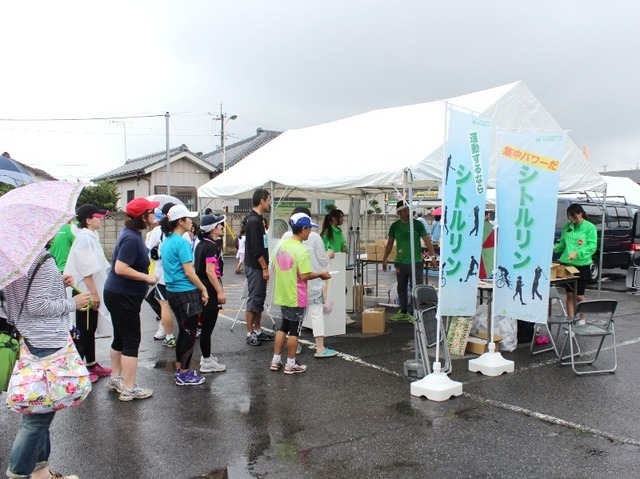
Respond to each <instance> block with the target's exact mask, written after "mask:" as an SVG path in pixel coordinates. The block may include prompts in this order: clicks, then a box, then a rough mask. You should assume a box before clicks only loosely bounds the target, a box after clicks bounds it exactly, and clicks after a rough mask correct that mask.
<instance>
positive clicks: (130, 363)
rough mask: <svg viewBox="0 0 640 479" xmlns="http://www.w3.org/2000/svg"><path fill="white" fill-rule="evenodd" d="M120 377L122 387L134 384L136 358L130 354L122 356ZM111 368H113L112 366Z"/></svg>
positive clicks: (129, 386)
mask: <svg viewBox="0 0 640 479" xmlns="http://www.w3.org/2000/svg"><path fill="white" fill-rule="evenodd" d="M121 361H122V379H123V382H124V387H126V388H127V389H131V388H133V386H135V384H136V373H137V371H138V358H134V357H132V356H122V359H121ZM112 369H113V368H112Z"/></svg>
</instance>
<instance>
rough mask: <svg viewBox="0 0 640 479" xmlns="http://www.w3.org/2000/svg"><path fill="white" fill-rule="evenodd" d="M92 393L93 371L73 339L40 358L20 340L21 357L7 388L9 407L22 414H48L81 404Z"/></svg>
mask: <svg viewBox="0 0 640 479" xmlns="http://www.w3.org/2000/svg"><path fill="white" fill-rule="evenodd" d="M90 392H91V381H90V380H89V371H88V370H87V367H86V366H85V364H84V362H83V361H82V359H81V358H80V355H79V354H78V351H77V350H76V347H75V345H74V343H73V340H72V339H71V336H69V338H68V339H67V344H66V345H65V346H64V347H62V348H60V349H59V350H58V351H56V352H55V353H53V354H51V355H49V356H45V357H42V358H39V357H38V356H35V355H33V354H31V351H29V348H28V347H27V345H26V344H25V342H24V339H21V340H20V357H19V359H18V361H17V362H16V365H15V367H14V369H13V374H12V375H11V379H10V381H9V389H8V391H7V406H8V407H9V409H12V410H13V411H16V412H19V413H21V414H45V413H50V412H53V411H59V410H60V409H64V408H68V407H74V406H77V405H79V404H81V403H82V402H83V401H84V400H85V398H86V397H87V396H88V395H89V393H90Z"/></svg>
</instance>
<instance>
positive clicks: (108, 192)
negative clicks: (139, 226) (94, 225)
mask: <svg viewBox="0 0 640 479" xmlns="http://www.w3.org/2000/svg"><path fill="white" fill-rule="evenodd" d="M119 198H120V194H119V193H118V184H117V183H116V182H115V181H109V180H105V181H100V182H98V184H97V185H95V186H87V187H85V188H84V189H83V190H82V193H80V196H79V197H78V202H77V203H76V204H77V205H78V206H80V205H84V204H86V203H91V204H94V205H96V206H97V207H98V208H102V209H105V210H109V211H116V204H117V203H118V199H119Z"/></svg>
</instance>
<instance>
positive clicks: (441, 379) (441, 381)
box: [411, 372, 462, 402]
mask: <svg viewBox="0 0 640 479" xmlns="http://www.w3.org/2000/svg"><path fill="white" fill-rule="evenodd" d="M411 395H412V396H417V397H420V396H424V397H426V398H427V399H429V400H430V401H438V402H442V401H446V400H447V399H449V398H450V397H451V396H460V395H462V383H459V382H457V381H452V380H451V379H449V376H447V375H446V374H444V373H441V372H433V373H431V374H427V375H426V376H425V377H424V378H422V379H420V380H419V381H414V382H412V383H411Z"/></svg>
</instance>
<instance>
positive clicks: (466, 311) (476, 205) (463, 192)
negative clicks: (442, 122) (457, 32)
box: [438, 109, 491, 316]
mask: <svg viewBox="0 0 640 479" xmlns="http://www.w3.org/2000/svg"><path fill="white" fill-rule="evenodd" d="M490 138H491V123H490V122H489V121H488V120H485V119H483V118H478V117H477V116H473V115H472V114H471V113H462V112H459V111H456V110H454V109H449V123H448V135H447V142H446V155H445V156H446V157H445V160H444V161H445V163H444V178H443V180H444V195H443V205H442V220H441V221H442V235H441V248H440V294H439V303H438V306H439V308H440V314H441V315H442V316H473V315H474V314H475V311H476V297H477V289H478V276H479V275H478V273H479V271H480V254H481V251H482V234H483V223H484V209H485V204H486V194H487V175H488V174H489V168H488V166H489V142H490Z"/></svg>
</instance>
